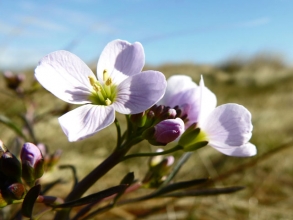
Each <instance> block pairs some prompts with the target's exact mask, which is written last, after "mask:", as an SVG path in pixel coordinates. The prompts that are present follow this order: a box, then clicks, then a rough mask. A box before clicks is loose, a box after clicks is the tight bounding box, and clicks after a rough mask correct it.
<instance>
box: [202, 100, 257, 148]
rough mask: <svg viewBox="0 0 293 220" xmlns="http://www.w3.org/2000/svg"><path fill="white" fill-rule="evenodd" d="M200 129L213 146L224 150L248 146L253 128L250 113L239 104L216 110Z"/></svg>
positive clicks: (222, 106) (226, 105)
mask: <svg viewBox="0 0 293 220" xmlns="http://www.w3.org/2000/svg"><path fill="white" fill-rule="evenodd" d="M199 127H200V128H201V129H202V130H203V132H204V133H206V135H207V137H208V141H209V144H210V145H211V146H217V147H223V148H225V147H229V146H231V147H233V146H242V145H244V144H246V143H247V142H248V141H249V139H250V138H251V135H252V133H251V132H252V128H253V126H252V124H251V114H250V112H249V111H248V110H247V109H246V108H244V107H243V106H241V105H238V104H225V105H221V106H219V107H217V108H215V109H214V111H212V113H211V114H210V115H209V116H208V117H207V118H206V120H205V121H204V122H201V123H200V125H199Z"/></svg>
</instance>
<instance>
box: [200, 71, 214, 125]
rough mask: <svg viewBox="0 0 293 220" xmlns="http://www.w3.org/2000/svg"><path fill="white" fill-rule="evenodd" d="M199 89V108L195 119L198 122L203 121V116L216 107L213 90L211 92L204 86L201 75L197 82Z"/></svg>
mask: <svg viewBox="0 0 293 220" xmlns="http://www.w3.org/2000/svg"><path fill="white" fill-rule="evenodd" d="M199 90H200V91H199V93H200V97H199V99H200V104H199V105H200V110H199V115H198V118H197V121H199V122H200V121H204V120H205V118H206V117H207V116H208V115H209V114H210V113H211V112H212V111H213V110H214V109H215V108H216V106H217V98H216V95H215V94H214V93H213V92H211V91H210V90H209V89H208V88H207V87H205V85H204V80H203V77H202V76H201V79H200V82H199Z"/></svg>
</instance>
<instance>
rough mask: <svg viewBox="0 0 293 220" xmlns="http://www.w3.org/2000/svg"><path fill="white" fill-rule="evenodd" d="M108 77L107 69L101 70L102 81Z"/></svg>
mask: <svg viewBox="0 0 293 220" xmlns="http://www.w3.org/2000/svg"><path fill="white" fill-rule="evenodd" d="M108 78H109V74H108V71H107V70H104V71H103V80H104V82H106V81H107V80H108Z"/></svg>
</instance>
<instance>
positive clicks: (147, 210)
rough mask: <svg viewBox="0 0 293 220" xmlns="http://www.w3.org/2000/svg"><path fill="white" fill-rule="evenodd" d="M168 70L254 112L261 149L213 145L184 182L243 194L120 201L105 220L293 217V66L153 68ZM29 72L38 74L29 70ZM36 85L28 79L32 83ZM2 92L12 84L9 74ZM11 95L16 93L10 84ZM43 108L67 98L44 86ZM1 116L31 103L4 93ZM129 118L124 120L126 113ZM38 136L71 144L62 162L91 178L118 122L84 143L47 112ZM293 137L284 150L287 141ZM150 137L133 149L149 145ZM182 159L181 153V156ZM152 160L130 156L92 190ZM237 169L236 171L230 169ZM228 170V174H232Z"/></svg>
mask: <svg viewBox="0 0 293 220" xmlns="http://www.w3.org/2000/svg"><path fill="white" fill-rule="evenodd" d="M146 69H156V70H159V71H162V72H163V73H164V74H165V75H166V77H169V76H171V75H174V74H186V75H190V76H192V78H193V79H194V81H195V82H198V81H199V77H200V75H201V74H203V76H204V79H205V84H206V86H207V87H209V88H210V89H211V90H212V91H213V92H214V93H215V94H216V95H217V98H218V104H219V105H220V104H223V103H229V102H230V103H238V104H242V105H244V106H245V107H246V108H248V109H249V110H250V111H251V113H252V116H253V125H254V131H253V137H252V140H251V142H253V143H254V144H255V145H256V146H257V148H258V155H257V156H256V157H254V158H242V159H239V158H233V157H227V156H224V155H222V154H220V153H218V152H216V151H215V150H214V149H212V148H210V147H205V148H203V149H200V150H199V151H197V152H195V153H194V155H193V156H192V158H191V159H190V160H189V161H188V163H187V164H186V165H185V166H184V169H183V170H182V172H181V173H180V174H179V175H178V177H176V180H188V179H192V178H202V177H208V176H209V177H211V178H212V179H215V181H214V182H213V186H216V187H222V186H233V185H241V186H246V188H245V189H244V190H242V191H240V192H237V193H234V194H228V195H221V196H211V197H194V198H184V199H177V200H174V199H158V200H156V201H148V202H145V203H141V204H140V206H139V208H138V207H137V206H136V207H132V206H122V207H117V208H115V209H113V210H112V211H110V212H109V213H106V214H105V215H103V216H102V217H101V219H152V220H154V219H253V220H254V219H265V220H267V219H293V211H292V204H293V196H292V195H293V188H292V186H293V178H292V175H293V160H292V159H291V155H293V149H292V146H293V144H292V141H293V117H292V108H293V70H292V68H289V67H287V66H286V65H285V64H284V63H282V62H281V61H280V60H278V59H271V60H269V59H268V58H263V57H259V58H258V59H257V58H255V59H252V60H249V61H241V62H240V61H237V62H235V61H233V62H230V63H229V62H227V63H225V64H222V65H220V66H218V67H212V66H202V65H194V64H182V65H172V64H168V65H163V66H159V67H146ZM27 75H28V78H32V76H29V75H30V73H28V74H27ZM27 86H28V85H27ZM0 88H1V91H3V90H5V89H4V88H5V87H4V83H3V80H1V85H0ZM5 91H6V93H9V91H7V90H5ZM34 104H35V105H36V107H37V113H38V114H41V113H44V112H46V111H47V110H49V109H51V108H54V107H60V106H63V105H64V103H63V102H62V101H60V100H58V99H57V98H55V97H54V96H53V95H51V94H49V93H48V92H46V91H44V90H41V91H40V92H39V93H38V94H36V95H35V96H34ZM0 106H1V107H0V111H1V114H5V115H6V116H9V117H11V118H12V119H13V120H15V121H16V122H18V123H20V122H21V120H20V119H19V117H18V116H17V115H18V114H19V113H20V112H21V111H22V110H23V109H24V105H23V103H22V102H19V101H15V100H14V99H13V98H12V97H10V96H8V95H6V94H4V93H1V94H0ZM118 117H119V118H120V119H121V120H122V121H123V120H124V118H123V117H122V116H118ZM35 132H36V136H37V137H38V140H39V141H42V142H44V143H46V144H47V145H48V146H49V147H50V149H51V150H52V151H53V150H55V149H58V148H61V149H63V152H64V153H63V155H62V160H61V162H60V164H72V165H74V166H76V168H77V172H78V176H79V178H82V177H83V176H85V175H86V174H87V173H88V172H89V171H90V170H91V169H93V168H94V167H95V166H96V165H97V164H99V163H100V162H101V161H102V160H103V159H104V158H105V157H107V155H108V154H109V152H111V150H112V149H113V147H114V145H113V143H112V142H113V141H114V142H115V141H116V139H115V128H114V126H111V127H109V128H107V129H105V130H103V131H101V132H100V133H98V134H97V135H95V136H93V137H91V138H89V139H87V140H84V141H80V142H76V143H68V141H67V139H66V137H65V135H64V134H63V132H62V131H61V128H60V127H59V125H58V123H57V117H47V118H45V120H44V121H42V122H40V123H39V124H36V127H35ZM14 136H15V135H14V133H13V132H11V131H10V130H9V129H8V128H6V127H5V126H4V125H2V124H0V138H1V139H2V140H3V141H4V142H5V143H6V144H7V145H8V146H9V145H10V144H11V143H12V140H13V138H14ZM287 142H291V144H288V145H286V146H284V147H283V148H280V150H278V151H276V152H274V153H271V154H268V155H267V156H266V157H263V156H262V155H264V154H266V153H267V152H270V151H271V150H274V149H277V148H278V147H279V146H281V145H282V144H284V143H287ZM148 149H149V146H148V144H147V143H142V144H140V145H139V146H138V147H135V148H134V149H133V151H147V150H148ZM175 156H176V158H178V157H180V154H178V153H177V154H176V155H175ZM146 162H147V159H145V160H144V159H139V160H130V161H126V162H125V163H124V164H121V165H119V166H117V167H115V168H114V169H113V170H112V171H111V172H110V173H108V174H107V175H106V176H104V177H103V178H102V179H101V180H100V182H99V183H98V184H96V185H95V186H94V187H92V188H91V189H90V190H89V191H88V193H91V192H96V191H98V190H101V189H104V188H106V187H109V186H112V185H114V184H117V183H118V182H119V181H120V179H121V178H122V177H123V175H124V174H125V173H126V172H128V171H134V173H135V176H136V178H138V179H141V178H143V176H144V173H145V172H146ZM233 169H236V172H230V173H229V171H231V170H233ZM225 174H226V175H225ZM59 177H60V178H61V177H62V178H63V179H65V180H70V179H71V173H70V172H69V171H59V170H57V169H56V170H54V171H53V172H51V173H49V174H46V175H45V176H44V178H43V182H47V181H51V180H53V179H57V178H59ZM69 190H70V189H68V187H64V186H63V185H60V186H59V187H58V189H57V190H55V191H51V193H52V194H57V195H60V193H62V194H63V195H65V194H66V193H67V192H68V191H69Z"/></svg>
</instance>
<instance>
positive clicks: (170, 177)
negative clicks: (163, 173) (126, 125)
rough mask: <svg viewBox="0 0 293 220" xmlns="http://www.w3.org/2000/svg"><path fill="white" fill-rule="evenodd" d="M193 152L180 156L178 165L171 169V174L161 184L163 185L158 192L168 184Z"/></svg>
mask: <svg viewBox="0 0 293 220" xmlns="http://www.w3.org/2000/svg"><path fill="white" fill-rule="evenodd" d="M192 153H193V152H187V153H185V154H183V155H182V156H181V158H180V159H179V161H178V163H177V164H176V165H175V167H174V168H173V169H172V171H171V173H170V174H169V175H168V177H167V178H166V180H165V181H164V182H163V184H162V185H161V186H160V187H159V189H158V190H160V189H162V188H164V187H165V186H167V185H168V184H169V182H170V181H171V180H172V179H173V178H174V177H175V175H176V174H177V173H178V172H179V170H180V168H181V167H182V166H183V164H184V163H185V162H186V161H187V160H188V159H189V157H190V156H191V154H192Z"/></svg>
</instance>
